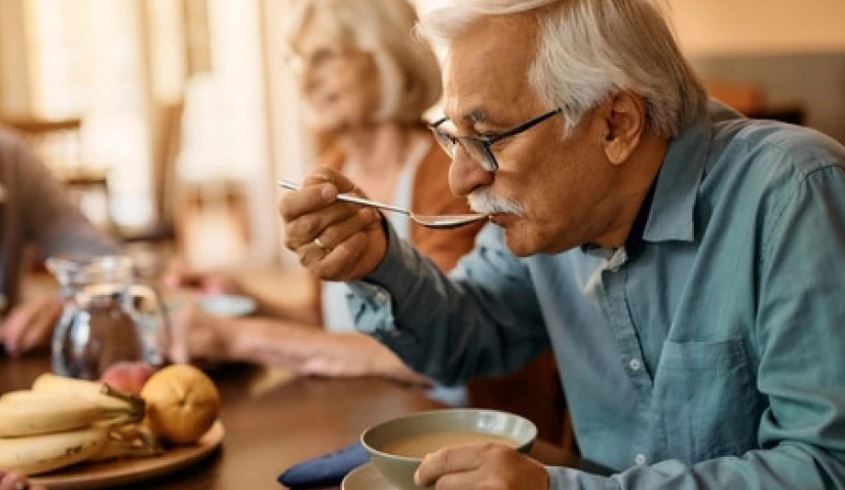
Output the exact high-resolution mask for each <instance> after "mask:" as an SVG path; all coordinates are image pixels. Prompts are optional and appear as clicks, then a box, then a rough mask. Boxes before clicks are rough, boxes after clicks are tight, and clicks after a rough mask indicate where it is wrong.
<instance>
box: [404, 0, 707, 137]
mask: <svg viewBox="0 0 845 490" xmlns="http://www.w3.org/2000/svg"><path fill="white" fill-rule="evenodd" d="M531 11H536V14H537V18H538V22H539V25H540V30H541V37H540V43H539V46H538V51H537V55H536V58H535V60H534V62H533V64H532V66H531V68H530V72H529V74H528V76H529V81H530V83H531V85H532V86H533V87H534V89H535V91H536V92H537V96H538V97H539V98H540V100H541V101H542V102H543V103H545V104H547V105H548V106H549V108H550V109H551V108H554V107H560V108H562V109H563V113H564V116H565V118H566V122H567V128H568V129H571V128H572V127H574V126H576V125H577V124H578V123H579V122H580V120H581V118H582V116H583V115H584V114H585V113H586V112H587V111H589V110H590V109H592V108H594V107H595V106H596V105H597V104H599V103H600V102H601V101H603V100H605V99H606V98H607V97H608V96H611V95H612V94H613V93H614V91H617V90H631V91H633V92H636V93H638V94H640V95H641V96H643V97H644V98H645V101H646V104H647V112H648V115H647V117H648V123H649V125H650V127H651V128H652V129H653V130H654V131H655V133H657V134H658V135H660V136H664V137H672V136H675V135H677V134H678V133H679V132H680V131H681V130H682V129H683V128H685V127H686V126H688V125H689V124H690V123H691V122H692V120H693V119H695V118H696V117H697V116H698V115H699V114H701V113H702V112H703V111H704V110H705V105H706V101H707V96H706V94H705V91H704V88H703V87H702V85H701V82H700V81H699V80H698V78H697V77H696V75H695V73H694V72H693V70H692V68H691V67H690V66H689V64H688V63H687V61H686V59H684V57H683V55H682V54H681V52H680V50H679V49H678V46H677V43H676V42H675V38H674V36H673V34H672V31H671V30H670V28H669V25H668V23H667V22H666V20H665V18H664V16H663V14H662V12H661V11H660V9H659V8H658V7H657V6H656V5H655V4H654V3H653V1H650V0H452V3H451V5H450V6H447V7H444V8H441V9H438V10H435V11H434V12H432V13H430V14H428V15H427V16H425V17H424V18H423V19H422V22H421V24H420V32H421V33H422V34H423V35H424V36H426V37H428V38H429V39H430V40H432V41H434V42H445V43H449V42H451V41H452V40H454V39H455V38H456V37H458V36H460V35H461V34H462V33H463V32H465V31H466V30H467V29H468V28H469V27H471V26H472V25H473V24H474V23H475V22H477V21H479V20H482V19H483V18H484V17H487V16H493V15H508V14H515V13H521V12H531Z"/></svg>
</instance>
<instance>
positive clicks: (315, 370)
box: [169, 0, 478, 403]
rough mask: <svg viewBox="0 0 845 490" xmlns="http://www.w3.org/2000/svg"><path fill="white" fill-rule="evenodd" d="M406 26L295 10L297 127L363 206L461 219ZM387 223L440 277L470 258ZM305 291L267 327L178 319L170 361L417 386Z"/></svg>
mask: <svg viewBox="0 0 845 490" xmlns="http://www.w3.org/2000/svg"><path fill="white" fill-rule="evenodd" d="M415 23H416V14H415V12H414V9H413V8H412V7H411V5H410V4H408V3H407V2H405V1H404V0H302V1H295V2H293V4H292V13H291V16H290V22H289V23H288V24H287V26H286V34H287V41H288V43H289V45H290V52H289V55H288V62H289V65H290V66H291V68H292V69H293V71H294V73H295V75H296V78H297V81H298V83H299V90H300V94H301V96H302V100H303V102H304V108H305V112H306V120H307V123H308V124H309V126H310V127H311V128H312V129H313V131H314V132H315V133H316V136H317V137H318V140H319V141H320V142H321V145H322V147H323V148H322V149H323V151H322V156H321V158H320V161H319V162H318V163H319V164H321V165H326V166H330V167H333V168H335V169H339V170H340V171H342V172H344V173H345V174H347V175H349V176H350V177H351V178H352V179H353V180H355V181H356V182H358V184H359V186H360V187H361V189H362V190H363V191H364V192H365V193H366V194H367V195H368V196H369V197H370V198H373V199H377V200H380V201H383V202H389V203H393V204H395V205H397V206H401V207H404V208H410V209H413V210H414V211H417V212H420V213H425V214H445V213H465V212H469V208H468V207H467V205H466V203H465V202H464V201H463V200H462V199H460V198H457V197H455V196H454V195H452V193H451V192H450V191H449V187H448V170H449V164H450V161H449V159H448V157H446V156H445V154H444V153H443V151H442V150H440V149H439V148H437V145H436V144H435V143H434V139H433V137H432V135H431V133H430V132H429V131H428V129H427V127H426V125H425V124H424V122H423V119H422V115H423V112H424V111H425V110H426V109H427V108H429V107H430V106H432V105H434V104H435V103H436V102H437V101H438V100H439V99H440V95H441V81H440V70H439V66H438V63H437V60H436V58H435V56H434V54H433V53H432V51H431V49H430V48H429V47H428V46H427V45H426V44H424V43H422V42H420V41H418V40H417V39H416V38H414V36H413V35H412V29H413V28H414V25H415ZM387 218H388V219H390V221H391V223H392V225H393V226H394V227H395V228H396V230H397V232H398V234H399V235H400V237H402V238H403V239H405V240H409V241H411V242H412V243H414V244H415V245H416V246H417V247H418V248H419V249H420V250H422V251H424V253H426V254H427V255H428V256H429V257H431V258H432V260H434V261H435V262H436V263H437V265H438V266H440V267H441V268H442V269H444V270H449V269H451V268H452V267H453V266H454V265H455V263H456V261H457V260H458V258H460V257H461V256H462V255H463V254H465V253H466V252H467V251H469V250H470V248H472V244H473V240H474V237H475V234H476V232H477V231H478V226H469V227H464V228H461V229H456V230H449V231H432V230H428V229H425V228H421V227H418V226H412V225H411V223H410V221H409V220H408V218H407V217H406V216H403V215H396V214H392V215H390V216H387ZM329 245H330V244H329ZM169 279H170V280H169V282H170V283H171V284H177V285H178V284H187V283H192V282H196V281H195V279H199V282H200V283H201V284H202V283H204V282H205V283H207V284H212V283H213V284H221V283H223V284H225V283H227V281H220V280H219V279H220V278H219V277H217V278H214V277H209V276H201V277H199V278H196V277H191V275H190V274H186V273H181V274H175V275H173V276H171V277H170V278H169ZM229 284H231V283H229ZM315 289H318V291H317V294H316V295H315V296H316V297H317V298H318V301H317V302H316V303H315V304H309V305H303V306H302V307H301V308H293V309H291V308H286V309H285V310H284V311H274V312H273V313H274V316H273V317H256V318H241V319H226V318H221V317H215V316H211V315H208V314H205V313H203V312H202V311H200V310H199V309H198V308H194V307H192V308H186V309H183V310H182V311H180V312H178V313H177V314H176V315H175V318H174V322H173V323H174V330H175V332H174V340H175V341H174V349H173V353H172V354H173V356H174V357H175V358H176V359H177V360H183V361H184V360H195V359H213V360H233V361H253V362H260V363H265V364H272V365H281V366H286V367H288V368H291V369H293V370H295V371H298V372H300V373H304V374H317V375H326V376H364V375H377V376H384V377H388V378H393V379H397V380H400V381H404V382H408V383H415V384H427V383H428V382H427V380H426V379H425V378H422V377H421V376H419V375H417V374H416V373H414V372H413V371H411V370H410V369H409V368H407V367H406V366H405V365H404V364H403V363H402V362H401V361H400V360H399V358H398V357H397V356H395V355H394V354H393V353H392V352H391V351H390V350H388V349H387V348H386V347H384V346H382V345H381V344H380V343H379V342H378V341H376V340H375V339H373V338H371V337H369V336H366V335H363V334H360V333H357V332H355V331H354V328H353V321H352V318H351V315H350V313H349V311H348V308H347V305H346V293H347V291H348V286H346V285H345V284H342V283H322V284H320V283H317V282H316V281H315ZM320 326H322V327H323V328H319V327H320ZM309 327H310V328H309ZM314 327H317V328H314ZM437 394H438V395H443V396H445V397H446V398H445V399H444V401H447V402H450V403H460V402H462V400H460V399H457V398H455V396H457V395H458V394H459V392H448V391H443V390H439V391H438V392H437Z"/></svg>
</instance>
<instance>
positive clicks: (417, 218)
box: [278, 179, 488, 229]
mask: <svg viewBox="0 0 845 490" xmlns="http://www.w3.org/2000/svg"><path fill="white" fill-rule="evenodd" d="M278 184H279V187H281V188H283V189H287V190H289V191H298V190H299V188H300V186H299V184H296V183H293V182H291V181H289V180H281V179H280V180H279V181H278ZM337 200H338V201H344V202H351V203H355V204H360V205H362V206H369V207H371V208H378V209H383V210H385V211H393V212H394V213H402V214H405V215H408V216H409V217H410V218H411V219H412V220H413V221H414V222H415V223H417V224H419V225H422V226H425V227H427V228H438V229H448V228H457V227H459V226H464V225H468V224H470V223H473V222H475V221H479V220H482V219H487V216H488V215H487V214H484V213H470V214H441V215H430V214H417V213H412V212H411V211H408V210H407V209H403V208H398V207H396V206H391V205H389V204H384V203H382V202H378V201H370V200H369V199H363V198H361V197H357V196H352V195H349V194H338V195H337Z"/></svg>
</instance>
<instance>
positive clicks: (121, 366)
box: [100, 361, 155, 395]
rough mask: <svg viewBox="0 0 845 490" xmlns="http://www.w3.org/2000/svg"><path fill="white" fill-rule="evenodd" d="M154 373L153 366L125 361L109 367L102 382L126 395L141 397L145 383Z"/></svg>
mask: <svg viewBox="0 0 845 490" xmlns="http://www.w3.org/2000/svg"><path fill="white" fill-rule="evenodd" d="M154 372H155V370H154V369H153V368H152V366H150V365H149V364H147V363H146V362H126V361H124V362H118V363H115V364H112V365H111V366H109V367H108V369H106V372H105V373H103V377H102V379H100V381H102V382H103V383H106V384H108V385H109V386H111V387H112V388H116V389H118V390H120V391H123V392H125V393H129V394H131V395H139V394H141V389H142V388H143V387H144V383H146V382H147V380H148V379H150V376H152V375H153V373H154Z"/></svg>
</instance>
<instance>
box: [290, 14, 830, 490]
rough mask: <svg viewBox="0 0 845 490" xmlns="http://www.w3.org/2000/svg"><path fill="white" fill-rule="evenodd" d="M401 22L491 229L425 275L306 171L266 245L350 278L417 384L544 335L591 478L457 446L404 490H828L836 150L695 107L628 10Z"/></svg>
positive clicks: (516, 356)
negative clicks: (429, 51)
mask: <svg viewBox="0 0 845 490" xmlns="http://www.w3.org/2000/svg"><path fill="white" fill-rule="evenodd" d="M423 30H424V32H427V33H428V34H429V35H430V36H432V37H434V38H437V39H440V40H443V41H445V42H446V43H447V44H448V47H449V52H448V53H449V54H448V67H447V73H446V116H447V119H446V120H444V121H443V122H439V123H438V124H437V125H436V127H435V128H434V130H435V132H436V133H437V136H438V138H439V140H440V141H441V143H442V145H443V146H444V148H445V149H446V150H447V151H448V152H449V153H450V155H452V157H453V159H454V160H453V163H452V166H451V169H450V182H451V187H452V189H453V191H454V192H455V193H457V194H460V195H464V196H467V197H468V198H469V201H470V204H471V205H472V206H473V207H474V208H475V209H476V210H478V211H483V212H487V213H491V220H492V221H493V222H494V223H495V224H496V225H498V226H492V225H491V226H490V227H488V228H487V229H486V230H484V231H483V232H482V234H481V235H480V236H479V239H478V241H477V243H476V247H475V249H474V250H473V252H471V253H470V255H469V256H467V257H465V258H464V259H463V260H462V262H461V263H460V264H459V266H458V268H457V269H456V270H455V271H454V272H453V274H452V275H451V276H450V277H449V278H447V277H445V276H443V275H442V274H440V273H438V272H437V269H436V268H435V267H433V266H432V265H431V264H430V263H428V262H427V261H426V260H425V259H423V258H421V257H420V256H419V255H418V254H417V253H416V252H415V251H414V250H413V249H412V248H410V247H409V246H408V245H406V244H404V243H402V242H401V241H400V240H397V239H396V235H395V233H394V232H393V230H391V229H390V227H389V225H387V224H386V223H385V221H384V220H383V219H381V218H379V217H378V215H376V214H375V213H371V212H369V210H368V211H362V210H361V209H360V208H358V207H355V206H353V205H349V204H345V203H341V202H338V201H336V200H335V196H336V195H337V193H338V192H355V191H356V188H355V186H354V185H353V184H352V183H351V182H349V181H347V180H345V179H344V178H343V177H341V176H339V175H337V174H335V173H332V172H330V171H329V170H326V169H323V170H319V171H317V172H315V173H314V174H312V175H311V176H310V177H309V178H308V179H307V180H306V186H305V188H304V189H303V190H301V191H299V192H296V193H290V194H287V195H285V196H284V197H283V199H282V202H281V212H282V215H283V217H284V219H285V221H286V228H287V233H288V243H287V245H288V246H289V247H290V248H291V249H293V250H295V251H296V252H297V253H298V255H299V257H300V260H301V261H302V262H303V263H304V264H305V265H306V266H308V267H309V268H311V270H313V271H315V272H316V273H318V274H319V275H321V276H322V277H324V278H327V279H334V280H347V281H357V282H354V283H353V284H354V288H355V289H356V291H357V293H356V296H355V297H353V299H352V301H351V303H350V307H351V308H352V313H353V315H354V317H355V318H356V322H357V324H358V328H359V329H361V330H363V331H367V332H370V333H371V334H373V335H374V336H376V337H377V338H378V339H380V340H381V341H382V342H384V343H385V344H387V345H388V346H390V347H391V348H392V349H393V350H395V351H396V352H397V353H398V354H399V355H400V356H401V357H402V358H403V359H404V360H405V361H406V362H407V363H408V364H409V365H411V366H412V367H414V368H415V369H417V370H419V371H420V372H423V373H425V374H426V375H428V376H431V377H433V378H435V379H439V380H441V381H443V382H446V383H457V382H461V381H463V380H465V379H467V378H468V377H471V376H473V375H474V374H477V373H501V372H506V371H510V370H513V369H515V368H516V367H518V366H520V365H521V364H523V363H524V362H526V361H527V360H528V359H530V358H531V357H532V356H533V355H534V354H535V353H536V352H538V351H539V350H540V349H542V348H543V347H544V346H546V345H547V344H551V345H552V346H553V348H554V350H555V352H556V354H557V359H558V363H559V368H560V372H561V376H562V379H563V384H564V389H565V391H566V396H567V400H568V401H569V408H570V410H571V415H572V420H573V425H574V430H575V433H576V436H577V439H578V443H579V446H580V449H581V452H582V455H583V457H584V458H585V460H588V461H590V462H592V463H597V464H598V465H601V466H603V467H605V468H608V469H609V470H610V473H611V474H609V475H605V476H600V475H596V474H591V473H587V472H585V471H582V470H579V469H574V468H551V467H550V468H544V467H542V466H540V465H539V464H538V463H536V462H534V461H533V460H531V459H528V458H526V457H523V456H521V455H519V454H517V453H516V452H514V451H512V450H510V449H507V448H504V447H500V446H495V445H481V446H479V445H475V446H460V447H452V448H446V449H443V450H440V451H438V452H436V453H433V454H431V455H429V456H428V457H426V459H425V460H424V462H423V463H422V465H421V466H420V467H419V469H418V471H417V474H416V476H415V478H416V479H417V482H418V483H419V484H420V485H435V484H436V488H438V490H446V489H473V488H509V489H517V488H518V489H535V488H536V489H545V488H555V489H611V488H618V489H666V490H668V489H681V488H698V489H726V488H760V489H768V490H773V489H795V488H801V489H822V488H845V388H843V380H845V355H843V353H844V352H845V328H843V322H845V301H842V299H841V297H842V291H843V290H845V274H842V273H841V271H843V270H845V169H843V165H845V149H843V148H842V147H841V146H840V145H838V144H837V143H835V142H834V141H832V140H830V139H828V138H826V137H824V136H822V135H820V134H818V133H816V132H813V131H810V130H806V129H800V128H796V127H791V126H787V125H782V124H778V123H773V122H763V121H752V120H748V119H742V118H728V119H726V118H724V117H721V118H720V117H714V116H712V115H708V113H707V111H706V109H705V106H706V97H705V93H704V91H703V90H702V88H701V85H700V84H699V82H698V81H697V79H696V77H695V75H694V74H693V73H692V71H691V70H690V68H689V66H688V64H687V63H686V62H685V60H684V59H683V57H682V56H681V55H680V53H679V51H678V48H677V47H676V44H675V42H674V40H673V39H672V36H671V34H670V30H669V28H668V27H667V25H666V23H665V21H664V20H663V19H662V17H661V16H660V14H659V12H657V11H656V10H655V8H654V7H653V6H652V5H651V4H650V3H649V2H648V1H646V0H604V1H598V0H524V1H518V0H514V1H505V0H471V1H467V0H461V1H459V2H458V1H456V2H454V5H453V6H452V7H449V8H446V9H445V10H442V11H440V12H439V13H435V14H432V15H431V16H429V18H427V19H425V20H424V21H423ZM317 238H319V240H317ZM315 242H317V243H316V244H315ZM318 245H322V247H321V246H318Z"/></svg>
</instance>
